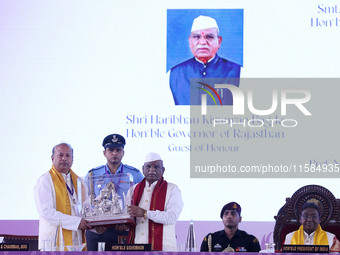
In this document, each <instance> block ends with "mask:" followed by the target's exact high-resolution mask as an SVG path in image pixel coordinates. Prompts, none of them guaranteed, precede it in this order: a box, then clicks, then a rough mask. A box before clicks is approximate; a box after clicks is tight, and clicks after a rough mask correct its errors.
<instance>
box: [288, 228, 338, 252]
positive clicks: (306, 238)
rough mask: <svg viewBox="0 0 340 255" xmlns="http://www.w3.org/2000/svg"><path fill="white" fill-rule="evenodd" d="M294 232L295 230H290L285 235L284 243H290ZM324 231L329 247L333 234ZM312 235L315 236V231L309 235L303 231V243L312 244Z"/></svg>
mask: <svg viewBox="0 0 340 255" xmlns="http://www.w3.org/2000/svg"><path fill="white" fill-rule="evenodd" d="M295 232H296V231H294V232H290V233H289V234H287V235H286V239H285V242H284V244H290V243H291V241H292V238H293V235H294V233H295ZM325 232H326V234H327V239H328V245H329V248H331V247H332V244H333V240H334V237H335V235H333V234H332V233H329V232H327V231H325ZM314 236H315V231H314V232H313V233H311V234H310V235H308V234H307V233H306V232H305V231H303V237H304V244H305V245H313V244H314Z"/></svg>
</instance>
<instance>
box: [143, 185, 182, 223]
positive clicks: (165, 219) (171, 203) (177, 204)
mask: <svg viewBox="0 0 340 255" xmlns="http://www.w3.org/2000/svg"><path fill="white" fill-rule="evenodd" d="M167 193H169V194H167V199H166V200H167V201H165V208H164V211H159V210H156V211H150V210H148V212H147V217H148V219H150V220H152V221H154V222H157V223H161V224H164V225H173V224H175V223H176V221H177V220H178V218H179V215H180V214H181V212H182V208H183V200H182V195H181V191H180V190H179V188H178V187H177V186H176V185H175V184H172V183H168V190H167Z"/></svg>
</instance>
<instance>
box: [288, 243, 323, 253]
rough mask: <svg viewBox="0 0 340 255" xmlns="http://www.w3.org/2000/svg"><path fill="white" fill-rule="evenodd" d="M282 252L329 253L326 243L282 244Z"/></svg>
mask: <svg viewBox="0 0 340 255" xmlns="http://www.w3.org/2000/svg"><path fill="white" fill-rule="evenodd" d="M282 252H286V253H329V246H328V245H294V244H284V245H282Z"/></svg>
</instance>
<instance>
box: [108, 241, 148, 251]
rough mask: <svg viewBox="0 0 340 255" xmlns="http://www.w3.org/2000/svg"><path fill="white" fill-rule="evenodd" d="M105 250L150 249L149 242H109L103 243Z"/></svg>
mask: <svg viewBox="0 0 340 255" xmlns="http://www.w3.org/2000/svg"><path fill="white" fill-rule="evenodd" d="M105 250H106V251H151V244H111V243H107V244H106V245H105Z"/></svg>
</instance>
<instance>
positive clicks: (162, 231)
mask: <svg viewBox="0 0 340 255" xmlns="http://www.w3.org/2000/svg"><path fill="white" fill-rule="evenodd" d="M164 171H165V168H164V166H163V160H162V158H161V156H160V155H159V154H157V153H153V152H151V153H149V154H148V155H146V158H145V163H144V165H143V173H144V176H145V178H144V179H143V181H141V182H140V183H139V184H136V185H134V186H133V187H132V188H131V190H130V191H129V193H128V196H129V197H132V205H131V206H129V207H128V212H129V214H130V216H131V217H136V226H135V227H133V228H131V229H130V233H129V237H130V243H144V244H147V243H148V244H151V249H152V250H156V251H162V250H163V251H170V250H176V247H177V245H176V235H175V223H176V221H177V219H178V218H179V215H180V213H181V211H182V208H183V201H182V196H181V191H180V190H179V189H178V187H177V186H176V185H175V184H173V183H169V182H166V181H165V180H164V178H163V174H164Z"/></svg>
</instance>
